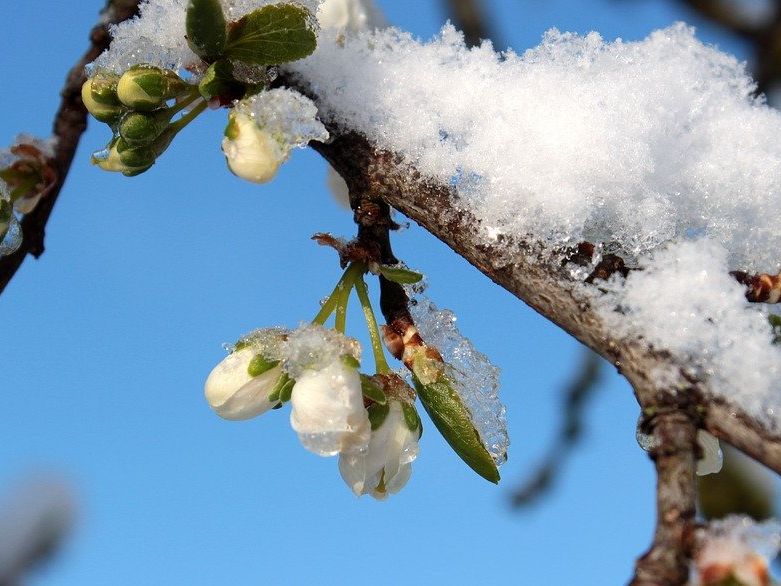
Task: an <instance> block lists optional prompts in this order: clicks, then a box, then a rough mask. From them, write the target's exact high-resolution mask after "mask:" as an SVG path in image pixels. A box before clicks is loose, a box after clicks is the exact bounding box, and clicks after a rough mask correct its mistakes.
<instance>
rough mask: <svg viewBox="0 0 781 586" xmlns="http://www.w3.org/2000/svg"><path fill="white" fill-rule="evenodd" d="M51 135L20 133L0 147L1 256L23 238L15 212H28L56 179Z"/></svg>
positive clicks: (16, 245)
mask: <svg viewBox="0 0 781 586" xmlns="http://www.w3.org/2000/svg"><path fill="white" fill-rule="evenodd" d="M54 145H55V141H54V139H49V140H40V139H38V138H35V137H34V136H30V135H27V134H21V135H19V136H17V137H16V139H15V140H14V143H13V144H12V145H11V146H10V147H9V148H8V149H3V150H0V257H2V256H6V255H8V254H11V253H13V252H14V251H15V250H16V249H17V248H18V247H19V245H20V244H21V242H22V232H21V228H20V226H19V220H18V219H17V217H16V215H15V214H14V212H16V214H22V215H24V214H29V213H30V212H32V211H33V210H34V209H35V207H36V206H37V205H38V202H40V201H41V199H42V198H44V197H46V196H47V195H48V194H49V192H50V191H51V190H52V188H53V187H54V184H55V183H56V182H57V178H58V174H57V170H56V168H55V166H54V161H53V160H54Z"/></svg>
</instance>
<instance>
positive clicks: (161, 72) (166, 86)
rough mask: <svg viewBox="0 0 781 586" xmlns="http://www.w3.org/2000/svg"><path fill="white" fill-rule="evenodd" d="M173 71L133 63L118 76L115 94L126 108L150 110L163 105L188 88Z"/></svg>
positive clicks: (142, 110)
mask: <svg viewBox="0 0 781 586" xmlns="http://www.w3.org/2000/svg"><path fill="white" fill-rule="evenodd" d="M188 87H189V86H188V84H187V83H185V81H184V80H182V79H181V78H180V77H179V76H178V75H177V74H176V73H175V72H173V71H169V70H167V69H161V68H159V67H153V66H151V65H134V66H133V67H131V68H130V69H128V70H127V71H125V73H123V74H122V77H120V78H119V83H118V84H117V96H118V97H119V100H120V102H122V103H123V104H124V105H125V106H127V107H128V108H131V109H133V110H138V111H141V112H150V111H152V110H157V109H159V108H162V107H163V106H165V101H166V100H170V99H171V98H176V97H178V96H180V95H182V94H184V93H185V92H186V91H187V90H188Z"/></svg>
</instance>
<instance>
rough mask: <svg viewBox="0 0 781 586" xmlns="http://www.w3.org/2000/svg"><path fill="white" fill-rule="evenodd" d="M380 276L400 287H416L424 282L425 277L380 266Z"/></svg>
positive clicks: (409, 271)
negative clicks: (415, 285) (416, 284)
mask: <svg viewBox="0 0 781 586" xmlns="http://www.w3.org/2000/svg"><path fill="white" fill-rule="evenodd" d="M380 274H381V275H382V276H383V277H385V278H386V279H388V280H389V281H393V282H394V283H399V284H400V285H414V284H415V283H419V282H420V281H422V280H423V275H421V274H420V273H416V272H415V271H411V270H409V269H403V268H400V267H393V266H390V265H380Z"/></svg>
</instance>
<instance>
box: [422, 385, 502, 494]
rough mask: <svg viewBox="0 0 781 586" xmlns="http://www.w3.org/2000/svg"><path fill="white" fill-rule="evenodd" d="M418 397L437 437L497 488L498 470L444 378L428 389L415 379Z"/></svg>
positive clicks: (462, 405)
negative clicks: (435, 427) (434, 428)
mask: <svg viewBox="0 0 781 586" xmlns="http://www.w3.org/2000/svg"><path fill="white" fill-rule="evenodd" d="M413 380H414V382H415V388H416V389H417V391H418V397H420V401H421V402H422V403H423V407H425V409H426V412H427V413H428V415H429V417H431V420H432V421H433V422H434V425H436V426H437V429H438V430H439V433H441V434H442V437H444V438H445V440H446V441H447V443H449V444H450V447H451V448H453V450H454V451H455V453H456V454H458V456H459V457H460V458H461V459H462V460H463V461H464V462H466V464H467V465H468V466H469V467H470V468H471V469H472V470H474V471H475V472H477V473H478V474H479V475H480V476H482V477H483V478H485V479H486V480H488V481H490V482H493V483H495V484H498V482H499V470H498V468H497V467H496V463H495V462H494V460H493V458H492V457H491V454H489V453H488V450H486V449H485V446H484V445H483V442H482V440H481V439H480V435H479V434H478V433H477V430H476V429H475V426H474V425H473V424H472V418H471V416H470V414H469V411H468V410H467V408H466V406H465V405H464V403H463V402H462V401H461V397H459V396H458V393H456V391H455V390H454V389H453V384H452V382H451V381H450V380H448V378H447V377H446V376H441V377H440V378H439V379H438V380H437V381H436V382H433V383H430V384H428V385H422V384H420V381H419V380H418V379H417V377H414V379H413Z"/></svg>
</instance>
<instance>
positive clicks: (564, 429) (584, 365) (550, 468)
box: [512, 348, 602, 507]
mask: <svg viewBox="0 0 781 586" xmlns="http://www.w3.org/2000/svg"><path fill="white" fill-rule="evenodd" d="M601 365H602V359H601V358H600V357H599V356H597V355H596V354H594V353H593V352H592V351H591V350H589V349H588V348H585V349H584V350H583V353H582V357H581V360H580V362H579V364H578V366H577V369H576V371H575V378H574V379H573V380H572V381H570V383H569V384H568V385H567V387H566V389H565V392H564V407H563V409H564V413H565V415H564V420H563V421H562V425H561V429H560V430H559V434H558V436H557V437H556V439H555V440H554V442H553V445H552V446H551V448H550V450H549V452H548V455H547V456H546V457H545V459H544V461H543V463H542V464H541V465H540V466H539V467H538V468H537V470H536V471H535V472H534V473H533V474H531V475H530V476H529V478H528V479H527V480H526V481H525V482H524V483H523V484H522V485H521V487H520V488H518V489H517V490H516V491H515V494H514V495H513V500H512V503H513V505H514V506H516V507H525V506H528V505H530V504H531V503H533V502H534V501H535V500H537V499H538V498H539V497H540V496H542V494H543V493H544V492H545V491H546V490H547V489H549V488H550V486H551V485H552V483H553V481H554V480H555V478H556V475H557V473H558V472H559V471H560V470H561V468H562V463H563V461H564V460H565V459H566V457H567V456H568V455H569V454H570V452H571V451H572V448H573V447H574V446H575V445H576V444H577V442H578V440H579V439H580V437H581V435H582V433H583V417H584V407H585V406H586V404H587V400H588V399H589V398H590V397H591V396H592V395H593V394H594V392H595V391H596V390H597V383H598V382H599V372H600V366H601Z"/></svg>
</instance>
